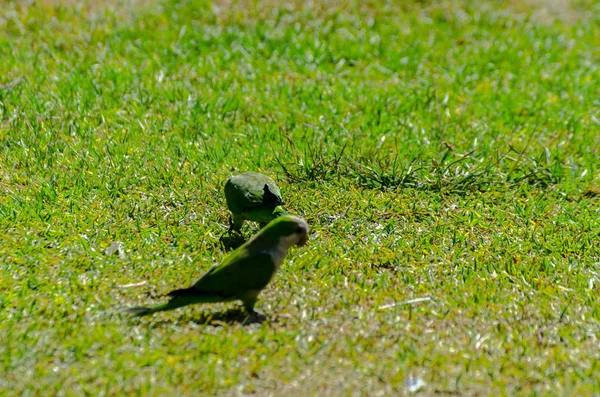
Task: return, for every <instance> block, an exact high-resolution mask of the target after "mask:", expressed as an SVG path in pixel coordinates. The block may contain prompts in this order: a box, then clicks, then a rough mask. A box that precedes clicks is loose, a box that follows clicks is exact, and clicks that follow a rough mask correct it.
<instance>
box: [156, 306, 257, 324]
mask: <svg viewBox="0 0 600 397" xmlns="http://www.w3.org/2000/svg"><path fill="white" fill-rule="evenodd" d="M268 320H269V318H268V317H266V316H265V315H263V314H259V313H256V314H248V312H246V311H245V310H244V309H243V308H241V307H240V308H232V309H228V310H224V311H221V312H212V313H211V312H205V313H201V314H200V315H195V316H194V317H189V316H186V318H182V319H181V321H180V323H193V324H195V325H197V326H198V327H222V326H225V325H236V324H239V325H242V326H251V325H255V324H262V323H264V322H265V321H268ZM173 324H174V321H172V320H160V321H154V322H153V323H152V325H151V327H152V328H162V327H164V326H172V325H173Z"/></svg>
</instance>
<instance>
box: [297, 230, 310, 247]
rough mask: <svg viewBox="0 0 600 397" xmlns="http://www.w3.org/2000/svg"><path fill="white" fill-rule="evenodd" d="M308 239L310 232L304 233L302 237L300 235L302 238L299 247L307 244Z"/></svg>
mask: <svg viewBox="0 0 600 397" xmlns="http://www.w3.org/2000/svg"><path fill="white" fill-rule="evenodd" d="M307 241H308V233H306V234H304V235H302V237H300V240H299V241H298V244H297V245H298V247H303V246H304V245H306V242H307Z"/></svg>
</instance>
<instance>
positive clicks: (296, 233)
mask: <svg viewBox="0 0 600 397" xmlns="http://www.w3.org/2000/svg"><path fill="white" fill-rule="evenodd" d="M309 231H310V229H309V227H308V223H306V221H305V220H304V219H302V218H299V217H297V216H294V215H283V216H280V217H279V218H275V219H274V220H272V221H271V222H270V223H269V224H268V225H267V226H265V228H264V229H263V230H261V234H265V235H267V236H270V237H272V238H277V239H279V244H282V245H284V246H285V247H286V248H289V247H292V246H294V245H297V246H299V247H301V246H303V245H304V244H306V241H307V240H308V232H309Z"/></svg>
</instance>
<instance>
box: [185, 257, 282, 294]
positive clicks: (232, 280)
mask: <svg viewBox="0 0 600 397" xmlns="http://www.w3.org/2000/svg"><path fill="white" fill-rule="evenodd" d="M275 270H276V268H275V263H274V261H273V258H272V256H271V255H270V254H269V253H266V252H259V253H254V254H252V253H249V252H248V251H247V250H242V251H238V252H234V254H232V255H231V256H230V257H229V258H227V260H226V261H225V262H224V263H223V264H221V265H219V266H217V267H215V268H213V269H211V271H210V272H208V273H206V274H205V275H204V276H203V277H202V278H201V279H200V280H198V281H197V282H196V283H195V284H194V285H193V286H192V287H191V288H190V289H193V290H195V291H199V292H202V293H207V292H211V293H215V294H218V295H221V296H224V297H226V296H236V295H237V294H239V293H242V292H244V291H248V290H261V289H263V288H265V287H266V286H267V284H269V281H271V278H272V277H273V274H274V273H275Z"/></svg>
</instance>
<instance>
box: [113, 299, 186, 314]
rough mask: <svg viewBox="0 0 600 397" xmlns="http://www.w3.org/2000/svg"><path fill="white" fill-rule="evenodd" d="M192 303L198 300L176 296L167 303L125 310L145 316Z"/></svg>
mask: <svg viewBox="0 0 600 397" xmlns="http://www.w3.org/2000/svg"><path fill="white" fill-rule="evenodd" d="M191 303H196V302H195V301H194V300H192V299H185V298H183V299H180V298H177V297H176V298H173V299H171V300H170V301H169V302H167V303H163V304H162V305H156V306H151V307H144V306H138V307H132V308H129V309H126V310H125V311H126V312H127V313H129V314H131V315H132V316H134V317H143V316H148V315H150V314H154V313H157V312H164V311H167V310H173V309H177V308H178V307H182V306H187V305H189V304H191Z"/></svg>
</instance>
